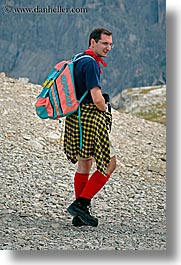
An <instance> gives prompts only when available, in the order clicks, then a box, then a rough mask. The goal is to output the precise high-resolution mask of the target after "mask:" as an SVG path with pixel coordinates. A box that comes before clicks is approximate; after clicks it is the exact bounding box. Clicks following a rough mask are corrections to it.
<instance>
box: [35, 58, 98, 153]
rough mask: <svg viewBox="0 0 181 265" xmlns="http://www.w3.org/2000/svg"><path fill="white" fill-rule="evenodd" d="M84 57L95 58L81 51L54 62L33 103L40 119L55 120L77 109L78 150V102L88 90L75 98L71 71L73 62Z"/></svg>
mask: <svg viewBox="0 0 181 265" xmlns="http://www.w3.org/2000/svg"><path fill="white" fill-rule="evenodd" d="M86 57H89V58H91V59H93V60H95V59H94V58H93V57H92V56H90V55H86V54H82V56H81V53H79V54H77V55H75V56H74V57H73V58H72V60H68V61H61V62H59V63H58V64H56V65H55V66H54V68H53V69H52V71H51V72H50V73H49V75H48V77H47V79H46V80H45V82H44V83H43V89H42V91H41V93H40V94H39V95H38V97H37V101H36V103H35V107H36V113H37V115H38V116H39V117H40V118H41V119H48V118H49V119H52V120H57V119H59V118H61V117H66V116H69V115H71V114H72V113H74V112H75V111H77V110H78V121H79V131H80V150H81V149H82V127H81V108H80V103H81V102H82V100H83V99H84V97H85V96H86V95H87V93H88V91H86V92H85V93H84V94H83V95H82V97H81V98H80V99H79V100H78V99H77V97H76V91H75V84H74V75H73V72H74V63H75V62H77V61H78V60H81V59H83V58H86Z"/></svg>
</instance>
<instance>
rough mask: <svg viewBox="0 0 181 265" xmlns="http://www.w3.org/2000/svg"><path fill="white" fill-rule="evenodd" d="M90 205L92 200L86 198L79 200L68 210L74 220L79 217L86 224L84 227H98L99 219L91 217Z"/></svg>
mask: <svg viewBox="0 0 181 265" xmlns="http://www.w3.org/2000/svg"><path fill="white" fill-rule="evenodd" d="M89 205H90V200H88V199H86V198H78V199H76V200H75V201H74V202H73V203H72V204H71V205H70V206H69V207H68V208H67V211H68V212H69V213H70V214H71V215H72V216H74V218H75V217H76V219H77V217H78V218H80V220H81V221H82V222H83V223H84V225H89V226H94V227H96V226H98V219H97V218H95V217H93V216H91V215H90V213H89V209H88V206H89ZM74 222H75V220H74ZM72 223H73V221H72ZM82 225H83V224H82ZM79 226H80V225H79Z"/></svg>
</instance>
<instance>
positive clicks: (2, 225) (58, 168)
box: [0, 73, 166, 250]
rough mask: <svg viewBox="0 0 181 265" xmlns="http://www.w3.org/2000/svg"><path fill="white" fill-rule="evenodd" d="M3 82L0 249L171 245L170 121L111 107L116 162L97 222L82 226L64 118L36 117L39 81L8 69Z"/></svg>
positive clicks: (96, 207)
mask: <svg viewBox="0 0 181 265" xmlns="http://www.w3.org/2000/svg"><path fill="white" fill-rule="evenodd" d="M0 86H1V97H0V102H1V108H0V124H1V127H0V189H1V191H0V240H1V242H0V249H2V250H7V249H8V250H31V249H33V250H41V249H53V250H60V249H61V250H73V249H77V250H166V127H165V125H162V124H159V123H155V122H150V121H145V120H143V119H139V118H136V117H133V116H131V115H130V114H125V113H119V112H118V111H115V110H114V111H113V128H112V133H111V138H112V142H113V144H114V146H115V149H116V152H117V169H116V171H115V173H114V174H113V175H112V177H111V178H110V180H109V182H108V183H107V184H106V186H105V187H104V188H103V189H102V190H101V191H100V192H99V193H98V194H97V195H96V197H95V199H94V200H93V202H92V206H93V214H94V215H96V216H97V217H98V218H99V225H98V227H96V228H93V227H81V228H76V227H73V226H72V224H71V219H72V218H71V216H70V215H69V214H68V212H67V211H66V208H67V206H68V205H69V204H70V203H71V202H72V201H73V199H74V193H73V176H74V172H75V169H76V165H72V164H69V163H68V162H67V160H66V157H65V155H64V153H63V148H62V142H61V143H60V135H61V131H62V128H63V122H62V123H61V124H60V125H59V124H58V122H57V121H43V120H41V119H39V118H38V117H37V116H36V113H35V108H34V103H35V100H36V96H37V95H38V93H39V91H40V90H41V87H40V86H38V85H33V84H30V83H28V80H26V79H12V78H7V77H6V76H5V75H4V74H3V73H1V74H0ZM93 170H94V169H93Z"/></svg>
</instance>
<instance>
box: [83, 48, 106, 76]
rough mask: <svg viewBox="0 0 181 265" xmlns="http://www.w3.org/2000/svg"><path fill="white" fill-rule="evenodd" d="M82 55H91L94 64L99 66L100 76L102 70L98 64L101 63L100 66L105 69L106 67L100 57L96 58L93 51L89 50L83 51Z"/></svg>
mask: <svg viewBox="0 0 181 265" xmlns="http://www.w3.org/2000/svg"><path fill="white" fill-rule="evenodd" d="M84 53H85V54H89V55H91V56H92V57H93V58H94V59H95V60H96V62H97V63H98V65H99V69H100V73H101V74H102V69H101V67H100V63H102V65H103V66H104V67H106V66H107V64H106V62H105V61H104V60H103V59H102V58H101V57H98V56H97V55H96V54H95V53H94V52H93V51H91V49H87V50H85V51H84Z"/></svg>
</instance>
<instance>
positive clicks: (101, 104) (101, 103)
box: [90, 87, 107, 111]
mask: <svg viewBox="0 0 181 265" xmlns="http://www.w3.org/2000/svg"><path fill="white" fill-rule="evenodd" d="M90 92H91V96H92V100H93V102H94V104H95V105H96V107H97V108H98V109H99V110H101V111H106V108H107V106H106V103H105V99H104V97H103V96H102V92H101V89H100V87H94V88H92V89H91V90H90Z"/></svg>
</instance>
